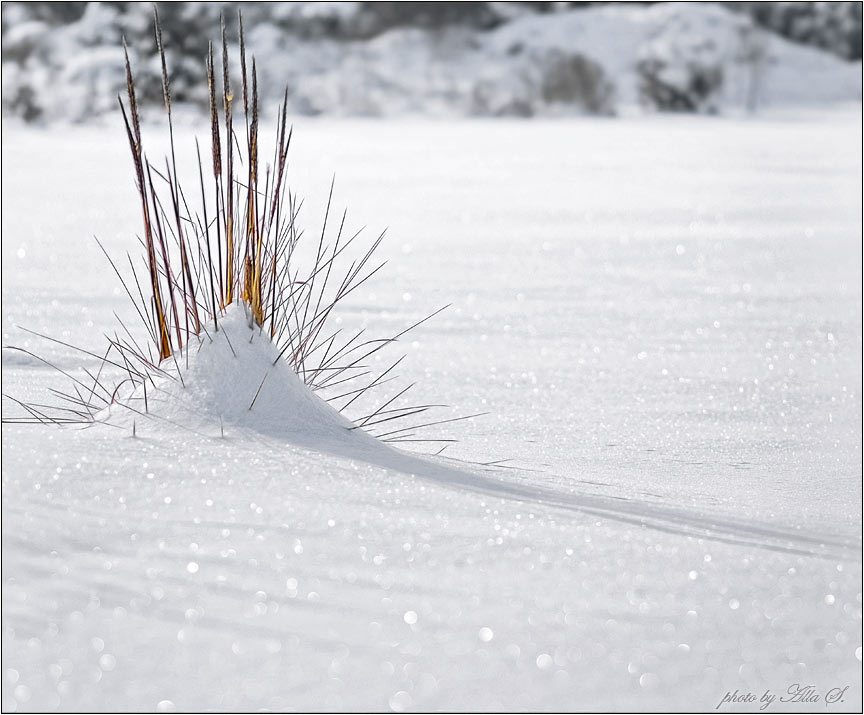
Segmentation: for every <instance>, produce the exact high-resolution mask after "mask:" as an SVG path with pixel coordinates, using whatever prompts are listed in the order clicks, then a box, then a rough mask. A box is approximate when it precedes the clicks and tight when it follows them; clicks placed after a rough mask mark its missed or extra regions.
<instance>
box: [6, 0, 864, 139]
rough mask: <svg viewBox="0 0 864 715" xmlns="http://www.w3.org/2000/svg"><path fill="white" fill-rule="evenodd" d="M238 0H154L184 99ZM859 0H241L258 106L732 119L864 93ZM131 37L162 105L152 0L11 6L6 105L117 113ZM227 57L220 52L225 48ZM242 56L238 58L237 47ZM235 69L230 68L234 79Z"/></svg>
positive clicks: (50, 111)
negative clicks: (282, 103)
mask: <svg viewBox="0 0 864 715" xmlns="http://www.w3.org/2000/svg"><path fill="white" fill-rule="evenodd" d="M239 5H241V3H186V2H178V3H157V6H158V8H159V12H160V15H161V18H162V25H163V28H164V37H165V46H166V49H167V52H168V55H169V56H168V66H169V68H171V71H172V89H173V92H174V96H175V101H177V102H180V103H183V104H185V105H187V106H188V107H189V108H190V109H189V111H190V113H192V114H193V115H197V114H198V113H199V112H200V111H201V110H204V109H205V107H206V102H207V86H206V81H205V74H204V58H205V56H206V54H207V47H208V44H207V43H208V39H209V38H217V37H218V36H219V25H220V13H223V12H224V13H225V22H226V24H227V29H228V37H229V43H230V44H233V43H235V41H236V37H237V8H238V6H239ZM861 8H862V5H861V3H858V2H773V3H759V2H742V3H731V2H730V3H681V4H678V3H602V2H598V3H594V2H583V3H571V2H535V3H522V2H512V3H503V2H439V3H433V2H411V3H401V2H341V3H340V2H321V3H312V2H296V3H242V9H243V15H244V24H245V29H246V36H247V42H246V44H247V47H248V51H249V53H250V54H254V55H255V57H256V59H257V66H258V71H259V75H260V76H259V79H260V86H261V88H262V91H263V92H264V95H265V96H264V100H265V109H266V108H267V106H266V105H271V106H272V105H275V103H276V102H277V101H278V100H279V99H281V97H282V93H283V90H284V88H285V87H286V86H287V89H288V98H289V111H290V112H291V113H292V114H294V115H306V116H315V115H331V116H333V115H335V116H364V117H389V116H406V115H422V116H425V117H430V116H431V117H435V116H442V117H463V116H486V117H490V116H492V117H495V116H511V117H512V116H515V117H534V116H557V115H573V114H583V115H585V114H587V115H622V114H628V113H643V112H691V113H736V112H756V111H760V110H764V109H768V108H775V109H776V108H788V107H796V108H800V107H818V108H825V107H826V105H834V104H842V103H847V104H848V103H853V102H859V101H860V99H861V36H862V29H861V28H862V21H861V15H862V13H861ZM123 36H125V37H126V40H127V42H128V44H129V48H130V54H131V55H132V59H133V62H134V66H135V68H136V71H137V77H136V80H137V84H138V86H139V92H141V94H142V96H143V103H144V105H145V112H146V109H147V107H148V106H149V107H151V108H152V107H156V108H158V105H160V104H161V89H160V85H159V64H158V58H157V57H156V56H155V54H154V50H155V39H154V36H153V30H152V9H151V5H150V3H126V2H102V3H98V2H89V3H88V2H69V3H62V2H61V3H55V2H28V3H19V2H6V3H3V6H2V42H3V45H2V65H3V75H2V77H3V90H2V106H3V114H4V116H5V117H9V116H10V115H14V116H17V117H20V118H22V119H24V120H25V121H27V122H51V121H54V120H65V121H83V120H89V119H92V118H93V117H95V116H99V115H103V114H105V113H108V112H114V111H115V110H116V107H117V104H116V95H117V93H118V92H120V91H122V90H123V89H124V75H123V57H122V48H121V44H120V41H121V37H123ZM217 50H218V48H217ZM232 50H233V53H232V59H233V60H236V59H237V52H236V47H232ZM235 76H236V75H235Z"/></svg>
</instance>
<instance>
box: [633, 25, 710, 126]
mask: <svg viewBox="0 0 864 715" xmlns="http://www.w3.org/2000/svg"><path fill="white" fill-rule="evenodd" d="M723 64H724V62H723V56H722V53H721V51H720V48H719V46H718V44H717V42H716V41H715V40H714V39H713V38H711V37H709V36H704V35H700V34H695V33H693V32H692V31H691V28H689V27H688V26H687V25H686V23H675V24H674V25H672V26H670V27H668V28H666V29H665V30H664V31H663V32H662V33H661V34H660V35H659V36H658V37H656V38H655V39H654V40H652V41H651V42H649V43H648V44H646V45H645V46H644V47H643V48H642V50H641V52H640V53H639V61H638V64H637V66H636V67H637V72H638V76H639V92H640V96H641V98H642V101H643V102H644V103H645V104H646V105H647V106H650V107H653V108H655V109H659V110H661V111H673V112H715V111H717V110H718V109H719V95H720V91H721V90H722V88H723Z"/></svg>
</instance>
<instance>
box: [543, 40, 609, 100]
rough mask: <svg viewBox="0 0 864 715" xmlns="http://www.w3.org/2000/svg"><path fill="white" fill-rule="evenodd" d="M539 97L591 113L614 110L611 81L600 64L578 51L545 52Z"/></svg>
mask: <svg viewBox="0 0 864 715" xmlns="http://www.w3.org/2000/svg"><path fill="white" fill-rule="evenodd" d="M540 96H541V97H542V99H543V101H544V102H545V103H546V104H552V105H556V104H557V105H576V106H578V107H581V108H583V109H584V110H585V111H586V112H588V113H589V114H612V113H613V112H614V104H613V99H614V96H615V88H614V85H613V84H612V81H611V80H610V79H609V78H608V77H607V76H606V74H605V73H604V72H603V68H602V67H601V66H600V65H599V64H597V63H596V62H593V61H592V60H590V59H589V58H588V57H585V56H584V55H581V54H578V53H574V54H565V53H563V52H555V51H553V52H550V53H549V54H548V55H546V57H545V58H544V61H543V75H542V79H541V83H540Z"/></svg>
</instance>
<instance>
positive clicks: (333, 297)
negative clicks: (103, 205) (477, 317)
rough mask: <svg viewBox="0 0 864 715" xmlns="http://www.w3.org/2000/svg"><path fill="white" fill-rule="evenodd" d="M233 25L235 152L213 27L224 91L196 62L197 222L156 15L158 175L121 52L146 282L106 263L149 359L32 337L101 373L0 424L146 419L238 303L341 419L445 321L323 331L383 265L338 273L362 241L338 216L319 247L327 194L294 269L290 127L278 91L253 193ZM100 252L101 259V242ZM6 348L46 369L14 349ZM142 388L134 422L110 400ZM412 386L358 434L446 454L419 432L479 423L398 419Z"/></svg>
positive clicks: (254, 81)
mask: <svg viewBox="0 0 864 715" xmlns="http://www.w3.org/2000/svg"><path fill="white" fill-rule="evenodd" d="M237 19H238V27H239V36H238V40H239V51H240V75H241V76H240V78H239V82H240V86H241V88H242V110H243V111H242V124H243V125H244V127H243V128H244V129H245V132H244V133H245V142H241V140H240V138H239V137H238V136H237V131H236V129H235V124H234V95H233V91H232V84H231V77H230V74H229V48H228V39H227V31H226V23H225V19H224V16H223V18H222V22H221V30H222V31H221V44H222V47H221V52H222V63H221V64H222V68H221V70H222V77H221V82H220V78H219V77H218V76H217V69H216V63H215V53H214V47H213V44H212V42H211V43H210V45H209V49H208V53H207V56H206V58H205V61H204V65H205V67H204V71H205V72H206V77H207V85H208V90H209V114H210V117H209V118H210V158H209V160H205V158H204V157H202V155H201V147H200V146H199V145H198V143H197V140H196V151H197V157H198V177H197V179H198V187H197V188H196V190H195V199H194V201H200V203H199V204H198V205H197V210H193V209H192V208H190V205H189V203H188V202H189V200H190V199H192V196H193V195H192V194H191V193H188V192H187V191H186V190H184V187H183V186H182V185H181V182H180V180H179V178H178V172H177V160H176V149H175V144H174V125H173V118H172V107H171V84H170V76H169V71H168V66H167V62H166V58H165V48H164V46H163V43H162V30H161V26H160V23H159V16H158V12H157V11H156V10H155V8H154V32H155V36H156V46H157V49H158V52H159V56H160V60H161V70H162V91H163V100H164V108H165V112H166V115H167V124H168V133H169V140H170V154H169V156H167V157H165V160H164V166H163V165H161V164H159V165H157V164H154V163H153V162H151V160H150V158H149V157H148V155H147V152H146V151H145V150H144V146H143V140H142V133H141V120H140V114H139V109H138V103H137V99H136V92H135V80H134V75H133V71H132V66H131V63H130V60H129V53H128V51H127V48H126V43H125V40H124V41H123V48H124V53H125V70H126V99H125V101H124V99H123V97H121V96H118V98H117V99H118V102H119V105H120V108H121V113H122V117H123V123H124V127H125V131H126V136H127V139H128V143H129V149H130V153H131V158H132V164H133V169H134V173H135V183H136V188H137V191H138V197H139V201H140V206H141V215H142V220H143V227H144V234H143V236H144V237H143V240H142V246H143V249H144V256H143V258H144V260H143V269H142V268H141V267H140V266H136V264H135V262H134V261H133V260H132V259H131V257H130V258H129V269H130V270H129V271H127V272H126V273H125V275H124V272H123V271H121V270H120V268H119V267H118V265H117V264H116V263H115V262H114V261H113V259H112V258H111V257H110V256H109V255H108V254H107V252H105V250H104V248H102V250H103V252H104V253H105V255H106V258H107V259H108V261H109V263H110V265H111V267H112V269H113V271H114V272H115V274H116V275H117V277H118V278H119V279H120V281H121V283H122V285H123V288H124V290H125V292H126V294H127V296H128V298H129V299H130V300H131V301H132V303H133V304H134V306H135V310H136V313H137V315H138V317H139V318H140V319H141V322H142V324H143V326H144V329H145V330H146V332H147V335H148V338H149V344H148V346H147V349H146V350H144V349H142V347H141V346H140V344H139V343H138V342H137V341H136V340H135V337H134V336H133V333H132V331H130V329H129V328H128V327H127V326H126V325H125V324H123V323H122V321H120V326H121V328H122V331H123V333H124V334H125V337H121V336H120V335H119V334H118V333H115V335H114V336H113V337H110V336H109V337H108V343H109V345H108V348H107V350H106V352H105V354H104V355H96V354H95V353H92V352H89V351H87V350H83V349H81V348H78V347H76V346H74V345H71V344H68V343H63V342H61V341H58V340H55V339H53V338H49V337H48V336H41V335H40V337H44V338H46V339H48V340H53V341H54V342H58V343H61V344H62V345H64V346H66V347H69V348H73V349H75V350H78V351H80V352H82V353H85V354H87V355H89V356H92V357H96V358H98V359H99V360H100V362H99V365H100V367H99V370H98V371H97V372H96V374H93V373H91V372H90V371H87V370H85V374H86V375H87V379H86V380H79V379H78V378H75V377H73V376H72V375H69V374H68V373H65V372H63V371H61V372H63V374H64V375H66V376H67V377H69V378H70V379H71V380H72V389H71V390H70V391H69V392H65V393H64V392H60V391H57V390H54V391H53V393H54V395H55V397H57V398H59V399H60V400H61V402H62V405H61V406H54V407H51V406H48V405H39V404H32V403H23V402H21V401H18V400H14V398H9V399H13V401H14V402H15V403H16V404H18V405H19V406H20V407H22V408H23V409H24V410H25V411H26V413H27V416H25V417H20V418H14V419H12V420H4V421H16V422H38V423H43V424H44V423H46V422H48V423H53V424H92V423H93V422H95V421H99V420H97V413H98V412H99V411H100V410H101V409H102V408H104V407H107V406H109V405H112V404H122V405H123V406H124V407H126V408H127V409H130V410H132V411H134V412H138V413H139V414H141V415H142V416H147V415H148V413H149V409H148V403H147V389H148V388H147V383H148V382H149V383H150V385H151V386H150V388H149V389H151V390H156V389H158V388H157V385H156V382H155V380H154V377H157V376H158V377H166V378H169V379H176V380H180V381H181V382H182V380H183V371H182V369H181V367H180V364H179V362H178V355H182V350H183V348H184V346H188V345H190V344H193V343H198V348H199V349H200V345H201V344H202V342H203V340H204V339H205V338H206V339H212V337H211V335H210V330H211V329H212V330H213V331H214V332H219V319H220V316H221V314H222V313H223V311H224V310H225V309H226V308H227V307H228V306H229V305H231V304H232V303H235V302H238V301H241V302H242V303H244V304H245V306H246V307H247V309H248V310H247V312H248V314H249V315H250V316H251V319H252V320H253V321H254V324H256V325H257V326H259V328H260V331H261V332H262V333H263V332H264V331H266V332H267V334H268V335H269V336H270V339H271V340H272V341H273V342H274V343H275V344H276V346H277V348H278V353H279V357H278V358H277V359H284V360H287V362H288V363H289V364H290V365H291V367H292V368H293V369H294V371H295V372H296V373H297V375H298V376H299V377H300V378H301V379H302V380H303V381H304V383H305V384H306V385H307V386H308V387H309V388H310V389H311V390H313V391H317V392H319V393H320V394H321V395H322V396H323V397H324V398H325V399H327V400H328V401H330V402H331V403H332V404H333V405H334V406H335V407H336V408H337V409H339V410H340V411H344V410H347V409H349V408H351V407H352V405H355V404H356V403H357V402H358V401H359V400H360V399H361V398H363V397H366V396H369V395H371V394H372V393H376V394H377V391H378V390H380V388H382V386H384V385H390V384H391V383H392V382H393V380H394V379H395V377H396V376H395V373H394V372H393V371H394V370H395V369H396V367H397V366H398V365H399V363H400V362H401V360H402V358H399V360H396V361H395V362H394V363H393V364H391V365H390V366H389V367H387V369H385V370H384V371H382V372H380V373H378V374H375V373H374V372H373V371H372V370H371V369H370V368H369V367H368V365H367V361H369V359H370V358H372V357H373V356H375V354H376V353H378V351H380V350H382V349H384V348H386V347H388V346H390V345H392V344H393V343H395V342H396V341H398V340H399V339H400V338H401V337H403V336H404V335H405V334H406V333H408V332H409V331H410V330H413V329H414V328H416V327H417V326H419V325H421V324H422V323H424V322H425V321H426V320H428V319H430V318H432V317H434V316H435V315H437V314H438V313H439V312H441V310H444V308H441V309H439V310H437V311H435V312H433V313H432V314H430V315H428V316H426V317H425V318H423V319H422V320H419V321H417V322H416V323H414V324H413V325H411V326H410V327H408V328H406V329H405V330H403V331H401V332H400V333H398V334H397V335H394V336H392V337H388V338H376V339H367V338H365V330H359V331H358V332H356V333H354V334H352V335H345V334H343V331H342V330H341V329H338V330H335V331H334V332H332V333H331V332H328V331H327V330H326V325H327V324H328V319H329V318H330V316H331V315H332V314H333V311H334V309H335V308H336V307H337V306H338V305H339V304H340V302H342V301H344V300H345V299H346V298H347V297H348V296H349V295H351V294H352V293H353V292H354V291H356V290H357V289H358V288H359V287H360V286H362V285H364V284H365V283H366V281H368V280H369V279H370V278H372V277H373V276H374V275H375V274H377V273H378V271H380V270H381V269H382V268H383V267H384V265H385V263H386V262H385V261H380V262H379V261H377V260H375V252H376V249H377V248H378V246H379V245H380V244H381V241H382V240H383V238H384V234H383V233H382V234H380V235H379V236H377V237H376V238H375V239H374V240H373V241H372V242H371V244H369V245H368V246H367V248H366V250H365V251H363V252H362V253H361V254H360V257H359V258H355V259H354V260H352V261H351V262H350V264H349V265H348V267H347V269H346V268H342V267H340V266H341V263H342V261H340V259H342V258H343V257H344V256H345V255H346V254H345V252H346V250H348V249H349V248H350V247H352V246H354V244H355V241H357V239H358V237H359V236H360V235H361V232H360V231H358V232H357V233H355V234H353V235H351V236H350V237H345V235H344V229H345V222H346V215H347V212H343V213H342V215H341V219H340V221H339V226H338V230H337V231H336V234H335V237H328V229H329V228H330V226H329V224H330V220H331V208H332V200H333V184H332V183H331V186H330V191H329V194H328V198H327V207H326V211H325V218H324V222H323V226H322V229H321V233H320V235H319V236H318V241H317V247H316V249H315V257H314V261H313V262H312V264H311V266H307V267H306V268H305V269H304V268H301V267H300V265H299V261H298V260H297V246H298V243H299V241H300V240H301V237H302V236H303V232H302V230H300V228H299V227H298V224H297V216H298V212H299V210H300V207H301V206H302V202H300V201H298V199H297V197H296V196H295V195H294V194H293V193H292V192H291V190H290V189H289V188H288V185H287V180H286V179H287V177H286V169H287V156H288V150H289V147H290V145H291V139H292V136H293V128H292V127H291V126H289V124H288V121H287V98H288V90H287V89H286V90H285V95H284V99H283V101H282V103H281V104H280V105H279V108H278V112H277V124H276V135H275V149H274V154H273V158H272V163H269V162H268V163H266V165H265V170H264V176H263V180H262V176H261V171H260V163H261V162H260V157H259V97H258V78H257V66H256V62H255V58H254V57H253V58H252V61H251V72H250V73H249V74H248V75H247V61H246V46H245V40H244V36H243V19H242V14H241V13H240V12H239V11H238V18H237ZM220 91H221V102H220V97H219V96H218V95H219V93H220ZM220 104H221V110H220ZM220 112H221V113H220ZM223 132H224V133H223ZM235 146H236V148H237V152H236V154H235ZM205 166H206V167H207V168H208V170H207V171H205ZM330 233H332V231H331V232H330ZM99 245H100V248H101V247H102V246H101V243H100V244H99ZM446 307H447V306H445V308H446ZM115 315H116V314H115ZM118 321H119V317H118ZM225 337H226V339H227V337H228V336H227V335H226V336H225ZM229 345H230V342H229ZM11 349H16V350H21V351H22V352H25V353H28V354H29V355H31V356H33V357H36V359H38V360H42V361H43V362H47V361H44V360H43V359H42V358H39V357H38V356H35V355H33V354H32V353H30V352H29V351H26V350H23V349H21V348H14V347H13V348H11ZM232 351H233V347H232ZM186 355H187V359H188V351H187V352H186ZM403 357H404V356H403ZM48 364H50V363H48ZM274 364H275V363H274ZM52 367H53V366H52ZM106 368H108V369H111V368H113V369H114V371H115V372H117V371H120V372H121V373H122V378H121V379H120V381H119V383H115V384H114V385H113V386H110V387H109V383H108V382H107V381H106V379H104V378H103V376H102V373H103V369H106ZM172 368H173V369H172ZM262 385H263V383H262ZM139 386H143V392H144V411H143V412H140V411H139V410H137V409H135V408H133V407H132V406H131V405H129V404H128V403H125V402H124V401H123V400H122V399H120V395H121V394H123V393H125V392H126V391H127V389H128V388H132V389H135V388H137V387H139ZM411 387H412V386H411V385H409V386H408V387H406V388H404V389H401V390H398V391H397V392H396V393H395V394H393V395H392V396H390V397H386V396H385V397H382V398H378V399H377V400H376V402H377V405H378V406H377V407H376V408H375V409H373V410H371V411H369V412H367V413H365V414H362V415H361V416H360V417H359V418H358V419H357V420H356V424H355V427H354V428H355V429H363V430H365V431H368V432H370V433H372V434H375V435H376V436H378V437H380V438H381V439H383V440H385V441H392V442H412V441H416V442H435V441H440V442H444V443H445V446H446V444H447V443H449V442H451V441H453V440H425V439H422V438H421V437H418V436H417V431H418V430H421V429H424V428H426V427H429V426H432V425H440V424H444V423H447V422H452V421H457V420H461V419H467V418H468V417H474V416H476V415H468V416H465V417H458V418H454V419H447V420H435V421H431V422H422V421H421V422H420V423H417V422H416V418H417V417H418V416H419V415H422V414H423V413H425V412H426V411H428V410H430V409H433V408H435V407H440V405H429V404H424V405H411V406H408V407H396V406H394V405H395V404H396V402H397V401H400V400H402V399H403V398H404V396H405V394H406V393H407V392H408V391H409V390H410V388H411ZM259 390H260V388H259ZM256 397H257V395H256ZM253 403H254V399H253ZM403 423H409V426H406V427H398V428H397V427H396V426H395V425H397V424H403Z"/></svg>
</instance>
